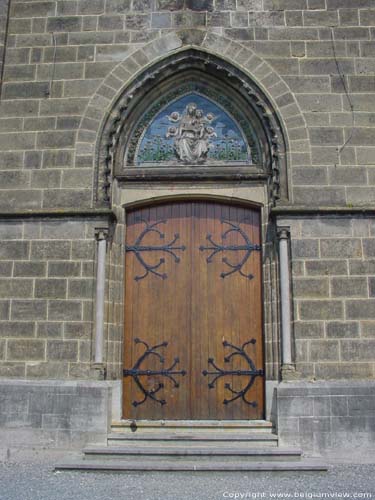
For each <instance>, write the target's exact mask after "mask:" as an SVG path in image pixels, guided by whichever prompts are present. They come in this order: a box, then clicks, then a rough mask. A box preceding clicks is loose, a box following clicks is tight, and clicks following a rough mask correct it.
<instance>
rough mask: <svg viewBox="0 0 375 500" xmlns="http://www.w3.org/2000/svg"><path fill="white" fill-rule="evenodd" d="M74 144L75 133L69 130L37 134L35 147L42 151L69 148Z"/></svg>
mask: <svg viewBox="0 0 375 500" xmlns="http://www.w3.org/2000/svg"><path fill="white" fill-rule="evenodd" d="M74 143H75V132H74V131H70V130H64V131H54V132H45V131H44V132H43V133H42V132H39V133H38V137H37V147H39V148H42V149H43V148H44V149H64V148H71V147H73V146H74Z"/></svg>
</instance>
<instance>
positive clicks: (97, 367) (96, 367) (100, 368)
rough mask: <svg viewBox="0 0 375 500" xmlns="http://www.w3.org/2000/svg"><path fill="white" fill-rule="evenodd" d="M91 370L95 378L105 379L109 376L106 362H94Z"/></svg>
mask: <svg viewBox="0 0 375 500" xmlns="http://www.w3.org/2000/svg"><path fill="white" fill-rule="evenodd" d="M90 372H91V375H92V378H93V379H94V380H105V379H106V378H107V369H106V367H105V365H104V363H93V364H92V365H91V369H90Z"/></svg>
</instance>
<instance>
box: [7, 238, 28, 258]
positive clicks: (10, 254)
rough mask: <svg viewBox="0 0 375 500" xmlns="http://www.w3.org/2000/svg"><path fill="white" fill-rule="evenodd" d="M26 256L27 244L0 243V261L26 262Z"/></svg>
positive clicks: (18, 242)
mask: <svg viewBox="0 0 375 500" xmlns="http://www.w3.org/2000/svg"><path fill="white" fill-rule="evenodd" d="M28 256H29V243H28V242H26V241H0V260H26V259H28Z"/></svg>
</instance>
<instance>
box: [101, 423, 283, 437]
mask: <svg viewBox="0 0 375 500" xmlns="http://www.w3.org/2000/svg"><path fill="white" fill-rule="evenodd" d="M111 431H112V433H113V434H114V433H123V434H134V433H135V432H136V431H137V432H138V431H142V432H144V433H146V432H151V433H155V432H166V433H170V432H178V431H183V432H186V431H189V432H191V431H194V432H196V433H202V432H205V433H208V432H216V433H217V432H228V431H235V432H237V433H242V432H246V433H250V432H255V433H259V432H262V433H272V431H273V425H272V423H271V422H269V421H268V420H137V421H134V420H120V421H118V422H112V425H111Z"/></svg>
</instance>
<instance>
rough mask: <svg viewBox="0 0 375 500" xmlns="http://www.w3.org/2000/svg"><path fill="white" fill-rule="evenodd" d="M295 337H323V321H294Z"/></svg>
mask: <svg viewBox="0 0 375 500" xmlns="http://www.w3.org/2000/svg"><path fill="white" fill-rule="evenodd" d="M294 334H295V337H296V339H316V338H322V337H324V323H323V322H316V321H314V322H307V321H296V322H295V323H294Z"/></svg>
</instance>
